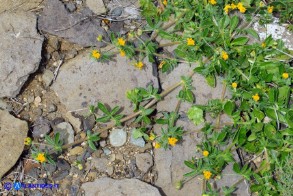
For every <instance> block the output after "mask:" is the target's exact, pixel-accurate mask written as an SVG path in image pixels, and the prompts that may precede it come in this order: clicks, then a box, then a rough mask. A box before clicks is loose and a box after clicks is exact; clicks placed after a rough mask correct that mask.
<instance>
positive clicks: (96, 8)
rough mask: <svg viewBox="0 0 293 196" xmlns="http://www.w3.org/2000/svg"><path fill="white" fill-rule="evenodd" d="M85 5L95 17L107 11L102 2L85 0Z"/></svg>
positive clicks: (99, 0) (101, 0)
mask: <svg viewBox="0 0 293 196" xmlns="http://www.w3.org/2000/svg"><path fill="white" fill-rule="evenodd" d="M86 5H87V7H88V8H90V9H91V10H92V11H93V12H94V13H95V14H97V15H100V14H104V13H105V12H106V11H107V10H106V8H105V5H104V2H103V0H86Z"/></svg>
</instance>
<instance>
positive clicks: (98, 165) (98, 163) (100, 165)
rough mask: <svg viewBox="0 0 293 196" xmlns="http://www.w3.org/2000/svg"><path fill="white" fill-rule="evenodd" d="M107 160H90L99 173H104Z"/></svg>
mask: <svg viewBox="0 0 293 196" xmlns="http://www.w3.org/2000/svg"><path fill="white" fill-rule="evenodd" d="M108 162H109V161H108V160H107V159H106V158H94V159H93V160H92V163H93V166H94V167H95V168H96V169H97V170H98V171H99V172H106V170H107V165H108Z"/></svg>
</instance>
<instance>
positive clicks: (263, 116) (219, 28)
mask: <svg viewBox="0 0 293 196" xmlns="http://www.w3.org/2000/svg"><path fill="white" fill-rule="evenodd" d="M160 2H161V3H160ZM277 4H278V5H277ZM279 4H280V5H281V6H283V3H281V2H280V1H275V2H272V1H260V0H234V1H232V0H231V1H229V0H164V1H163V2H162V1H159V4H158V6H157V5H156V4H155V2H154V1H153V0H141V1H140V5H141V9H142V15H143V16H144V17H145V19H146V22H147V25H146V26H145V27H144V29H138V30H137V31H132V32H130V33H129V34H128V36H121V35H116V34H114V33H111V36H110V42H105V41H104V40H102V38H101V37H99V40H100V41H103V42H105V43H107V44H109V45H112V46H114V47H116V49H117V51H115V52H112V53H111V54H110V53H109V52H107V53H104V52H103V51H102V50H93V52H92V55H91V56H92V57H93V58H94V59H96V60H98V61H100V60H111V58H112V57H113V56H114V55H117V54H120V55H121V56H123V57H125V58H129V59H132V60H135V62H136V63H134V64H133V65H134V66H135V67H137V68H138V69H143V68H144V66H145V65H144V64H143V61H142V59H144V58H147V59H148V60H149V61H150V62H154V61H155V58H156V59H157V60H158V61H159V62H160V64H159V69H160V70H161V71H162V72H163V73H169V72H171V71H172V70H173V69H174V68H175V67H176V66H180V63H182V62H183V63H188V64H189V65H190V66H192V68H193V73H191V74H189V75H188V74H186V75H185V76H182V77H181V80H180V81H179V82H177V83H175V84H174V85H171V86H170V87H169V88H167V89H166V90H165V91H163V92H162V93H160V94H158V90H157V89H155V88H153V87H152V86H148V87H147V88H135V89H132V90H129V91H128V92H127V93H126V96H127V98H128V99H129V100H130V101H131V102H132V103H133V105H134V113H133V114H130V115H128V116H125V117H124V116H123V115H121V114H119V110H120V107H119V106H116V107H114V108H113V109H112V110H110V109H108V108H107V107H106V106H105V105H104V104H102V103H98V105H97V107H95V106H91V107H90V112H91V113H93V114H95V113H96V110H100V111H102V112H103V116H101V117H98V118H97V122H98V123H100V122H101V123H108V124H107V126H106V127H104V128H101V129H99V130H98V133H101V132H103V131H107V130H108V129H110V128H112V127H114V126H117V125H122V123H124V122H126V121H128V120H130V119H134V118H136V119H135V122H136V123H137V124H138V128H136V129H135V130H134V132H133V135H134V137H135V138H138V137H143V138H144V139H146V140H149V141H152V142H153V145H154V147H155V148H160V147H163V148H164V149H167V148H171V147H172V146H175V145H176V144H177V143H178V142H179V141H180V140H181V139H182V136H183V135H184V134H185V133H186V132H185V131H184V128H183V127H181V126H177V125H176V121H177V120H178V118H179V117H180V116H179V114H178V111H179V107H180V104H181V102H184V101H185V102H187V103H189V104H190V109H189V110H188V111H186V112H187V116H188V118H189V120H190V121H191V122H193V123H194V124H195V125H200V124H204V127H203V128H202V129H201V130H200V132H201V134H202V136H203V137H202V141H201V142H200V143H199V144H198V145H197V148H198V151H199V152H202V156H200V157H194V158H192V159H191V160H186V161H185V162H184V163H185V165H186V166H187V167H188V168H190V172H188V173H186V174H185V175H184V179H183V180H182V181H180V183H179V185H178V187H179V188H180V187H182V186H183V185H184V183H185V182H186V181H188V180H190V179H192V178H193V177H195V176H199V175H200V176H203V179H204V180H203V185H204V186H203V187H204V190H203V195H230V194H231V193H233V192H234V190H235V189H236V186H237V185H238V184H239V183H240V182H241V181H243V180H246V181H247V182H248V183H249V185H250V190H251V191H252V192H257V193H258V194H259V195H280V194H283V193H284V190H287V189H288V186H289V185H288V182H291V181H289V180H288V178H289V177H290V175H289V177H288V176H287V174H290V173H292V172H291V170H288V172H287V170H286V171H285V172H284V167H285V165H286V166H287V165H290V163H291V162H290V161H287V160H291V159H292V157H291V158H290V154H291V153H292V138H293V108H292V104H291V103H292V78H293V77H292V74H293V70H292V67H291V66H290V61H291V60H292V57H293V55H292V51H290V50H288V49H286V48H285V47H284V43H283V42H282V41H281V40H274V39H273V38H272V37H271V36H268V37H267V38H266V39H265V40H260V38H259V36H258V33H257V32H256V31H254V30H253V29H252V28H251V25H252V24H253V23H254V22H255V21H257V20H258V21H259V22H260V23H267V22H269V21H270V20H271V16H272V13H274V9H275V8H276V9H275V11H276V10H280V9H281V8H279V7H278V6H279ZM274 6H275V8H274ZM288 10H290V9H288ZM289 12H291V11H289ZM285 14H286V13H285ZM257 15H260V16H261V17H257ZM289 16H290V14H289ZM286 17H288V15H285V18H286ZM174 18H176V19H174ZM242 18H245V20H242ZM170 27H173V28H170ZM145 32H149V33H151V37H150V39H149V40H147V41H144V40H143V39H142V38H141V35H142V34H143V33H145ZM158 36H159V37H161V38H163V39H165V40H168V42H167V43H165V44H158V43H157V42H156V41H155V40H156V38H157V37H158ZM251 37H253V38H254V40H252V39H251ZM134 40H136V41H137V42H136V44H134ZM166 46H176V49H175V50H174V53H172V54H170V53H167V54H165V53H164V52H161V51H164V50H161V49H163V48H164V47H166ZM195 73H198V74H201V75H202V76H204V77H205V79H206V82H207V84H208V85H210V86H211V87H215V86H216V85H217V77H218V76H220V77H222V78H223V84H224V85H223V86H224V87H223V94H222V97H221V98H219V99H212V100H209V101H208V102H207V104H205V105H199V104H196V100H195V97H194V94H193V92H194V88H193V86H192V82H193V79H192V77H193V76H194V74H195ZM178 87H181V89H180V91H179V93H178V95H177V99H178V104H177V105H176V108H175V109H174V111H171V112H166V111H156V110H155V108H153V106H154V105H155V104H156V103H157V102H158V101H164V99H163V98H164V97H165V96H167V95H168V94H169V93H170V92H171V91H173V90H174V89H176V88H178ZM226 89H227V90H229V91H230V93H231V97H230V98H225V96H224V95H225V92H226ZM195 92H196V89H195ZM156 113H157V114H158V116H159V117H158V118H157V119H156V118H154V116H152V115H153V114H156ZM205 113H209V114H210V115H211V117H213V118H217V121H216V123H214V124H213V123H211V122H208V121H206V119H205V118H204V116H205V115H204V114H205ZM160 114H162V116H160ZM222 114H227V115H228V116H229V117H230V119H231V122H227V123H222V124H221V123H220V117H221V115H222ZM156 123H157V124H161V125H163V126H162V128H161V132H158V133H156V135H155V134H153V133H152V131H151V125H154V124H156ZM97 140H98V135H95V134H93V135H91V133H88V137H87V138H86V139H80V140H77V141H75V142H74V143H72V144H67V145H63V146H62V149H66V148H69V147H71V146H73V145H76V144H79V143H81V142H84V141H88V143H89V145H90V146H91V147H95V146H94V144H93V142H95V141H97ZM59 148H60V146H59V147H58V149H59ZM235 150H237V151H241V152H244V153H246V154H248V155H250V156H253V157H257V158H259V159H260V162H259V163H258V165H257V168H253V167H251V165H253V164H254V161H255V160H254V159H249V160H247V159H245V160H242V162H243V164H239V163H237V162H236V161H235V159H234V156H233V152H234V151H235ZM228 164H233V170H234V171H235V173H236V174H238V175H240V176H242V177H243V178H242V179H241V180H239V181H238V182H236V183H235V184H234V185H232V186H230V187H222V188H221V189H220V190H219V189H214V188H213V187H212V186H211V184H210V180H211V179H214V180H217V179H218V178H220V176H221V175H222V171H223V169H224V168H225V167H226V166H227V165H228ZM285 193H286V192H285Z"/></svg>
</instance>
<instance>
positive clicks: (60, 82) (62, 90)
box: [51, 50, 158, 114]
mask: <svg viewBox="0 0 293 196" xmlns="http://www.w3.org/2000/svg"><path fill="white" fill-rule="evenodd" d="M90 52H91V51H90V50H87V51H85V52H84V53H82V54H80V55H78V56H76V57H75V58H74V59H72V60H70V61H68V62H66V63H65V64H64V65H62V67H61V69H60V72H59V74H58V77H57V79H56V81H55V82H54V83H53V85H52V86H51V87H52V89H53V90H54V91H55V93H56V94H57V96H58V97H59V98H60V100H61V102H62V104H64V105H65V107H66V109H67V110H68V111H76V110H80V109H84V110H83V112H84V114H88V111H89V110H88V106H89V105H91V104H96V103H97V102H98V101H100V102H102V103H106V104H108V105H109V106H110V107H111V108H113V107H115V106H116V105H119V106H121V107H123V111H122V113H123V114H130V113H132V110H133V106H132V105H131V103H130V101H129V100H128V99H127V98H126V95H125V93H126V91H128V90H131V89H133V88H135V87H146V86H147V84H149V83H153V84H154V86H155V87H157V84H158V80H157V78H156V77H154V76H153V75H152V67H151V65H150V64H147V65H146V67H145V68H144V69H143V70H139V69H137V68H135V67H134V66H132V64H133V62H131V61H130V60H127V59H126V58H125V57H120V56H117V57H115V61H116V62H114V61H110V62H109V63H108V64H107V63H100V62H96V61H94V60H93V59H91V58H90V57H89V56H90Z"/></svg>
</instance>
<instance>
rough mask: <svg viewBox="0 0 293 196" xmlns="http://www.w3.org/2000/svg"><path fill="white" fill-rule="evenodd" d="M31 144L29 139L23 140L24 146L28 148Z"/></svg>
mask: <svg viewBox="0 0 293 196" xmlns="http://www.w3.org/2000/svg"><path fill="white" fill-rule="evenodd" d="M31 144H32V139H31V138H30V137H27V138H25V139H24V145H27V146H29V145H31Z"/></svg>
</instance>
